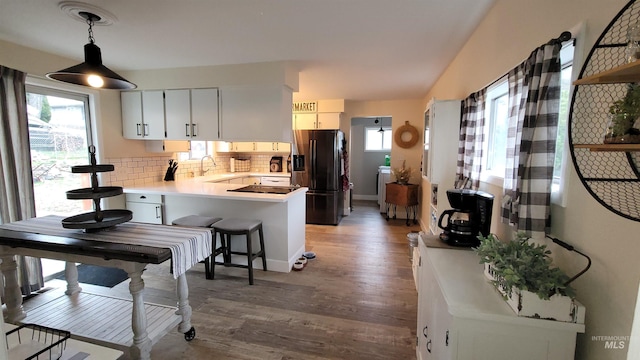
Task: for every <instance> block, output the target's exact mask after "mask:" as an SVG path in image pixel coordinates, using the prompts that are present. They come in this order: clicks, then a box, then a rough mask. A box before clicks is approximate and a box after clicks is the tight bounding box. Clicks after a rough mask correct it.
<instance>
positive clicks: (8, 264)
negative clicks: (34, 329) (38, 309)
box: [0, 255, 27, 322]
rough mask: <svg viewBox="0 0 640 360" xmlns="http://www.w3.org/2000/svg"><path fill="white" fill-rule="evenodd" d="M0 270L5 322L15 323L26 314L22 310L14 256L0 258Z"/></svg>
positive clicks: (16, 264)
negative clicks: (0, 261) (2, 283)
mask: <svg viewBox="0 0 640 360" xmlns="http://www.w3.org/2000/svg"><path fill="white" fill-rule="evenodd" d="M0 259H2V264H0V270H1V271H2V275H4V302H5V304H6V305H7V311H6V316H7V321H8V322H17V321H20V320H22V319H24V318H25V317H26V316H27V313H25V312H24V309H23V308H22V291H21V290H20V285H19V284H18V263H17V262H16V257H15V256H14V255H3V256H0Z"/></svg>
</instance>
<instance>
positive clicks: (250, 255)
mask: <svg viewBox="0 0 640 360" xmlns="http://www.w3.org/2000/svg"><path fill="white" fill-rule="evenodd" d="M212 227H213V237H214V239H215V238H216V236H217V235H216V234H218V233H219V234H220V243H221V244H222V245H221V248H222V251H223V260H224V262H217V261H215V256H213V257H212V258H211V259H212V260H211V277H212V278H213V275H214V273H215V266H216V264H218V265H224V266H233V267H241V268H246V269H249V285H253V260H254V259H255V258H258V257H260V258H262V269H263V270H264V271H267V258H266V256H265V253H264V234H263V232H262V221H260V220H250V219H234V218H230V219H224V220H220V221H218V222H216V223H215V224H213V225H212ZM255 231H258V235H259V237H260V250H259V251H258V252H256V253H254V252H253V249H252V244H251V234H252V233H253V232H255ZM232 235H244V236H245V237H246V241H247V251H246V252H242V251H231V236H232ZM216 251H217V250H216ZM231 255H245V256H247V265H241V264H233V263H231Z"/></svg>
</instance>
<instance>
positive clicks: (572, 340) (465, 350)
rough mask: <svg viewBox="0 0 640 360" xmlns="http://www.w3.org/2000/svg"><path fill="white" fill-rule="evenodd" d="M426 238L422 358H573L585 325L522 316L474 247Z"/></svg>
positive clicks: (422, 268)
mask: <svg viewBox="0 0 640 360" xmlns="http://www.w3.org/2000/svg"><path fill="white" fill-rule="evenodd" d="M427 237H428V236H424V237H423V236H420V238H419V240H418V246H419V253H420V257H419V260H418V268H419V269H418V272H419V274H418V279H419V280H418V281H419V289H418V319H417V337H418V338H417V343H416V357H417V359H418V360H426V359H436V360H449V359H458V360H467V359H469V360H470V359H492V360H513V359H518V360H539V359H548V360H564V359H567V360H569V359H570V360H573V359H574V352H575V344H576V335H577V333H583V332H584V324H575V323H567V322H561V321H552V320H542V319H533V318H526V317H519V316H517V315H516V314H514V313H513V311H512V310H511V308H510V307H509V305H507V304H506V303H505V302H504V300H503V299H502V297H501V295H500V294H499V293H498V292H497V291H496V290H494V288H493V286H492V285H491V284H490V283H489V281H488V280H487V279H486V278H485V277H484V274H483V266H482V265H481V264H479V260H478V256H477V255H476V254H475V253H474V252H473V251H470V250H465V249H443V248H435V247H427V246H426V245H425V242H424V240H425V238H427ZM430 241H431V242H432V241H433V238H431V240H427V242H430ZM438 241H439V240H438Z"/></svg>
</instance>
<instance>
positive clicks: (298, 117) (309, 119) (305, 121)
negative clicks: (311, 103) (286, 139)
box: [293, 113, 318, 130]
mask: <svg viewBox="0 0 640 360" xmlns="http://www.w3.org/2000/svg"><path fill="white" fill-rule="evenodd" d="M293 124H294V125H293V126H294V128H295V129H296V130H314V129H316V126H317V124H318V114H316V113H301V114H293Z"/></svg>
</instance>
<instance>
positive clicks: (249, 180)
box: [242, 176, 260, 185]
mask: <svg viewBox="0 0 640 360" xmlns="http://www.w3.org/2000/svg"><path fill="white" fill-rule="evenodd" d="M242 183H243V184H245V185H258V184H260V177H257V176H247V177H244V178H242Z"/></svg>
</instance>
